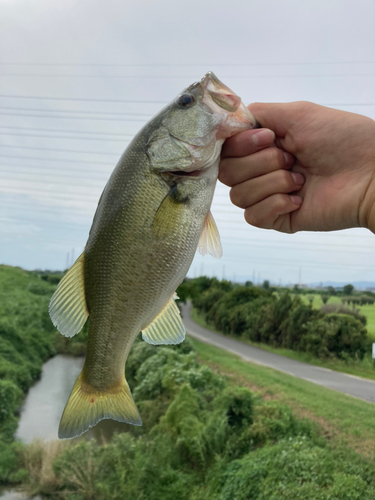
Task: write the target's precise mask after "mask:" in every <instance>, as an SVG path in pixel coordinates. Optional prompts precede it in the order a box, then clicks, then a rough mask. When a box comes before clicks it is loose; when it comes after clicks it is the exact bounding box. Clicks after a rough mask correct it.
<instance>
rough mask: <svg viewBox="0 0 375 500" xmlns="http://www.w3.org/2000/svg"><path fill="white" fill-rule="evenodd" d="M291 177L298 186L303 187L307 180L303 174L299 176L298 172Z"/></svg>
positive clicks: (292, 173)
mask: <svg viewBox="0 0 375 500" xmlns="http://www.w3.org/2000/svg"><path fill="white" fill-rule="evenodd" d="M291 175H292V177H293V180H294V182H295V183H296V184H299V185H300V186H302V184H303V183H304V182H305V178H304V176H303V175H302V174H298V173H297V172H291Z"/></svg>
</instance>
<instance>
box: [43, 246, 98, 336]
mask: <svg viewBox="0 0 375 500" xmlns="http://www.w3.org/2000/svg"><path fill="white" fill-rule="evenodd" d="M84 262H85V254H84V252H83V253H82V254H81V255H80V256H79V257H78V259H77V260H76V261H75V263H74V265H73V266H72V267H71V268H70V269H69V271H68V272H67V273H66V275H65V276H64V277H63V279H62V280H61V281H60V283H59V284H58V286H57V288H56V291H55V293H54V294H53V295H52V298H51V301H50V303H49V315H50V317H51V320H52V323H53V324H54V326H55V327H56V328H57V329H58V330H59V332H60V333H62V334H63V335H65V337H73V336H74V335H75V334H76V333H78V332H79V331H81V329H82V327H83V325H84V324H85V322H86V320H87V317H88V315H89V311H88V309H87V304H86V297H85V280H84Z"/></svg>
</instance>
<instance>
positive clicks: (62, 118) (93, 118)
mask: <svg viewBox="0 0 375 500" xmlns="http://www.w3.org/2000/svg"><path fill="white" fill-rule="evenodd" d="M1 116H26V117H29V118H47V119H48V120H49V119H51V118H58V119H59V120H90V121H91V120H95V121H98V120H99V121H108V122H137V123H145V120H144V119H141V120H136V119H135V118H95V117H91V116H59V115H58V116H45V115H27V114H25V113H1Z"/></svg>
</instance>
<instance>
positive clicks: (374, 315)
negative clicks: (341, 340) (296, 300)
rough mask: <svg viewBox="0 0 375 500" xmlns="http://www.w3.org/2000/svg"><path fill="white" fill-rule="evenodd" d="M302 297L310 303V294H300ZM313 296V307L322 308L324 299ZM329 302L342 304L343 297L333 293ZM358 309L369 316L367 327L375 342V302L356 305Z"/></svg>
mask: <svg viewBox="0 0 375 500" xmlns="http://www.w3.org/2000/svg"><path fill="white" fill-rule="evenodd" d="M300 297H301V299H302V300H303V301H304V302H305V303H306V304H308V303H309V298H308V297H309V295H308V294H306V295H300ZM311 297H313V303H312V304H313V307H314V308H315V309H320V308H321V307H322V305H323V302H322V299H321V296H320V295H317V294H312V295H311ZM327 304H341V298H340V297H336V296H334V295H332V296H331V297H330V298H329V299H328V302H327ZM356 309H358V310H359V311H360V313H361V314H363V315H364V316H366V318H367V325H366V329H367V332H368V336H369V337H370V339H371V340H373V341H374V342H375V304H374V305H366V306H356Z"/></svg>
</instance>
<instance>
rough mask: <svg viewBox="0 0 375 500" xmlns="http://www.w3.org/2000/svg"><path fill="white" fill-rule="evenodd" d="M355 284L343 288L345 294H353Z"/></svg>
mask: <svg viewBox="0 0 375 500" xmlns="http://www.w3.org/2000/svg"><path fill="white" fill-rule="evenodd" d="M353 290H354V286H353V285H345V286H344V288H343V292H344V295H351V294H352V293H353Z"/></svg>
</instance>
